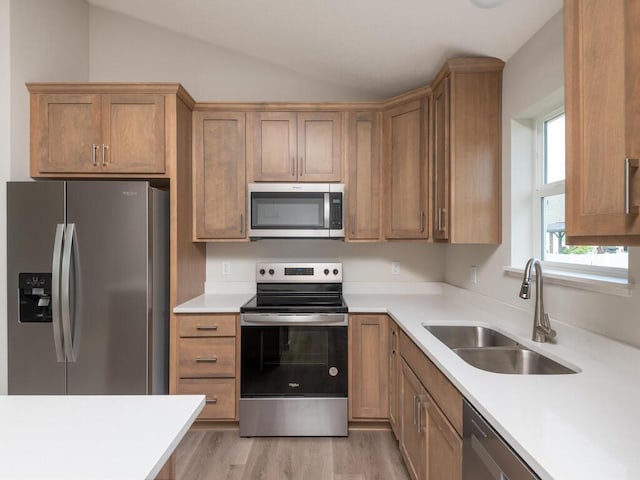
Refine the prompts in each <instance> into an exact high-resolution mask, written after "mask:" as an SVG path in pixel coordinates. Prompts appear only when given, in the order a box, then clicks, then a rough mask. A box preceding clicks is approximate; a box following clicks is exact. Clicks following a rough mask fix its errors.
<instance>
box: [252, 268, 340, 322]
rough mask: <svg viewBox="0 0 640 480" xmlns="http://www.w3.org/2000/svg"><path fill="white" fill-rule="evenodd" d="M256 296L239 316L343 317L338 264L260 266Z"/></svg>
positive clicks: (257, 273)
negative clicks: (331, 315)
mask: <svg viewBox="0 0 640 480" xmlns="http://www.w3.org/2000/svg"><path fill="white" fill-rule="evenodd" d="M256 276H257V277H258V284H257V293H256V295H255V296H254V297H253V298H252V299H251V300H249V301H248V302H247V303H245V304H244V305H243V306H242V307H240V312H241V313H247V312H257V313H280V312H282V313H347V311H348V309H347V304H346V303H345V301H344V298H343V297H342V264H340V263H317V264H309V263H305V264H291V263H270V264H265V263H260V264H258V265H257V266H256Z"/></svg>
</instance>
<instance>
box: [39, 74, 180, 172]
mask: <svg viewBox="0 0 640 480" xmlns="http://www.w3.org/2000/svg"><path fill="white" fill-rule="evenodd" d="M28 87H29V91H30V92H31V175H32V176H33V177H46V176H73V175H77V176H94V175H104V174H116V175H118V176H119V177H123V176H124V177H127V176H133V177H135V176H148V177H154V176H166V175H167V159H168V158H169V157H170V156H171V155H172V152H173V151H175V145H174V144H173V139H174V135H173V134H174V133H175V130H174V129H175V122H176V106H175V105H176V101H175V93H176V91H179V90H180V89H179V87H176V88H174V94H173V95H171V94H167V93H165V92H164V91H162V90H163V89H164V90H165V91H166V90H167V88H164V87H165V86H164V85H162V84H158V85H153V86H141V85H135V84H132V85H108V84H29V85H28Z"/></svg>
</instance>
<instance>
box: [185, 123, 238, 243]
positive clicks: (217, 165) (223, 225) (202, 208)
mask: <svg viewBox="0 0 640 480" xmlns="http://www.w3.org/2000/svg"><path fill="white" fill-rule="evenodd" d="M245 134H246V120H245V113H244V112H205V111H197V112H195V113H194V114H193V146H194V149H193V169H194V174H193V184H194V209H193V215H194V220H193V224H194V229H195V231H194V239H195V240H220V239H222V240H231V239H245V238H246V228H245V212H246V208H247V207H246V203H245V198H246V175H245V143H246V139H245Z"/></svg>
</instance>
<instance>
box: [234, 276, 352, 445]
mask: <svg viewBox="0 0 640 480" xmlns="http://www.w3.org/2000/svg"><path fill="white" fill-rule="evenodd" d="M256 278H257V294H256V296H255V297H254V298H252V299H251V300H249V302H247V303H246V304H245V305H243V306H242V307H241V308H240V325H241V353H240V358H241V366H240V379H241V380H240V436H243V437H253V436H346V435H347V426H348V425H347V423H348V421H347V403H348V401H347V386H348V376H347V374H348V371H347V326H348V316H347V305H346V304H345V302H344V299H343V297H342V264H340V263H313V264H312V263H297V264H292V263H259V264H258V265H257V266H256Z"/></svg>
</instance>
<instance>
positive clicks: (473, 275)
mask: <svg viewBox="0 0 640 480" xmlns="http://www.w3.org/2000/svg"><path fill="white" fill-rule="evenodd" d="M469 281H470V282H471V284H472V285H477V284H478V267H476V266H475V265H471V269H470V270H469Z"/></svg>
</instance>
